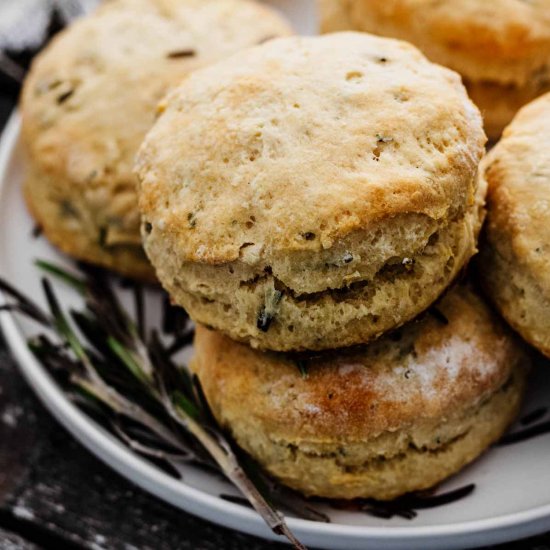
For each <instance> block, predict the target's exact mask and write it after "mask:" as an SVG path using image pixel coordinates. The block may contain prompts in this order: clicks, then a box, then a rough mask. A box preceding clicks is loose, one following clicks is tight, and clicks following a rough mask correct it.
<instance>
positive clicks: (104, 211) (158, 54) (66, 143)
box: [21, 0, 290, 279]
mask: <svg viewBox="0 0 550 550" xmlns="http://www.w3.org/2000/svg"><path fill="white" fill-rule="evenodd" d="M286 34H290V28H289V26H288V25H287V24H286V23H285V22H284V21H283V20H282V19H281V18H280V17H279V16H278V15H277V14H275V12H273V11H272V10H271V9H269V8H267V7H264V6H262V5H260V4H257V3H254V2H250V1H248V0H113V1H111V2H105V4H103V5H102V6H100V8H99V9H98V10H97V11H96V12H94V13H93V14H92V15H90V16H89V17H86V18H83V19H81V20H79V21H77V22H76V23H75V24H74V25H72V26H71V27H70V28H68V29H67V30H65V31H62V32H61V33H59V35H58V36H57V37H55V38H54V39H53V41H52V42H51V44H50V45H49V46H47V47H46V49H45V50H44V52H43V53H42V54H40V55H39V56H38V57H37V58H36V60H35V61H34V63H33V66H32V69H31V71H30V73H29V76H28V78H27V80H26V82H25V86H24V90H23V96H22V101H21V111H22V116H23V141H24V144H25V146H26V149H27V152H28V157H29V173H28V176H27V180H26V184H25V196H26V200H27V203H28V205H29V207H30V210H31V212H32V213H33V215H34V216H35V218H36V219H37V221H38V223H39V224H40V225H41V226H42V228H43V230H44V233H45V235H46V236H47V237H48V238H49V239H50V240H51V241H52V242H53V243H54V244H55V245H56V246H58V247H59V248H61V249H62V250H63V251H64V252H66V253H67V254H70V255H71V256H74V257H76V258H79V259H81V260H86V261H88V262H91V263H94V264H99V265H102V266H104V267H107V268H111V269H114V270H116V271H119V272H121V273H123V274H125V275H129V276H132V277H137V278H144V279H153V278H154V272H153V269H152V268H151V266H150V264H149V262H148V261H147V259H146V257H145V255H144V254H143V251H142V248H141V237H140V233H139V214H138V210H137V198H136V190H135V187H136V182H135V176H134V175H133V173H132V165H133V160H134V156H135V154H136V152H137V149H138V147H139V145H140V143H141V141H142V140H143V137H144V136H145V133H146V132H147V130H148V129H149V128H150V127H151V125H152V124H153V122H154V118H155V112H156V111H155V109H156V105H157V103H158V102H159V101H160V100H161V99H162V97H163V96H164V94H165V93H166V92H167V90H168V89H169V88H170V87H171V86H174V85H176V84H178V83H179V82H180V81H181V80H182V79H183V78H184V77H185V76H186V75H187V74H188V73H189V72H190V71H192V70H194V69H196V68H198V67H202V66H204V65H207V64H209V63H211V62H213V61H217V60H219V59H221V58H224V57H226V56H228V55H230V54H233V53H235V52H236V51H238V50H240V49H243V48H246V47H248V46H252V45H255V44H258V43H260V42H263V41H265V40H269V39H270V38H273V37H274V36H280V35H286Z"/></svg>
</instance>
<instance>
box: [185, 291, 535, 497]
mask: <svg viewBox="0 0 550 550" xmlns="http://www.w3.org/2000/svg"><path fill="white" fill-rule="evenodd" d="M445 323H447V324H445ZM195 353H196V355H195V357H194V359H193V361H192V364H191V368H192V370H193V371H194V372H196V373H197V375H198V377H199V379H200V381H201V384H202V386H203V389H204V391H205V394H206V397H207V399H208V402H209V404H210V406H211V408H212V411H213V413H214V415H215V417H216V418H217V420H218V421H219V422H220V424H221V425H222V426H223V427H225V428H226V429H228V430H229V431H230V432H231V433H232V434H233V436H234V437H235V439H236V441H237V443H238V444H239V445H240V446H241V447H243V448H244V449H245V450H246V451H247V452H249V453H250V454H251V455H252V456H253V457H255V458H256V459H257V460H258V461H259V462H260V463H261V464H262V465H263V466H264V467H265V468H266V469H267V470H268V471H269V472H270V473H271V474H272V475H274V476H275V477H277V478H278V479H280V480H281V481H282V482H283V483H285V484H287V485H289V486H291V487H293V488H295V489H297V490H300V491H302V492H304V493H305V494H308V495H316V496H323V497H331V498H344V499H351V498H357V497H374V498H377V499H392V498H395V497H397V496H399V495H401V494H403V493H406V492H409V491H413V490H420V489H425V488H428V487H431V486H433V485H434V484H437V483H438V482H440V481H442V480H443V479H445V478H446V477H448V476H449V475H451V474H453V473H455V472H456V471H458V470H459V469H460V468H461V467H463V466H464V465H465V464H467V463H469V462H470V461H472V460H473V459H475V458H476V457H477V456H479V454H481V453H482V452H483V451H484V450H485V449H486V448H487V447H488V446H489V445H490V444H491V443H492V442H494V441H495V440H496V439H498V438H499V437H500V435H501V434H502V433H503V431H504V430H505V428H506V427H507V426H508V425H509V423H510V422H511V421H512V419H513V418H514V416H515V414H516V413H517V410H518V407H519V404H520V400H521V396H522V392H523V388H524V382H525V375H526V372H527V364H528V362H527V358H526V356H525V354H524V352H523V349H522V347H521V345H520V344H518V342H517V341H516V340H515V339H514V337H513V336H512V335H511V333H510V332H509V331H508V330H507V329H506V328H505V327H504V326H503V325H502V323H501V322H500V321H499V320H498V318H497V317H496V316H495V315H494V314H492V312H491V311H490V310H489V308H488V307H487V306H486V305H485V304H484V303H483V301H482V300H481V299H480V298H479V297H478V296H477V295H475V294H474V293H473V292H472V291H471V290H469V289H468V288H467V287H463V286H459V287H457V288H456V289H454V290H453V291H451V292H450V293H449V294H448V295H447V296H446V297H445V298H444V299H443V300H442V301H441V302H439V303H438V305H437V313H429V312H428V313H427V314H426V315H425V316H424V317H423V318H422V319H421V320H419V321H418V322H414V323H411V324H409V325H407V326H405V327H403V328H402V329H400V330H399V331H397V332H395V333H393V334H391V335H388V336H385V337H383V338H381V339H380V340H378V341H377V342H375V343H373V344H371V345H370V346H367V347H362V348H356V349H353V350H348V351H335V352H329V353H328V354H323V355H319V356H315V357H312V358H310V359H309V360H307V361H304V360H303V359H302V360H301V361H302V365H301V368H302V370H305V372H306V375H305V376H304V375H303V374H302V373H301V371H300V369H299V366H298V362H297V359H296V358H295V357H294V358H293V357H292V356H288V355H283V354H275V353H262V352H259V351H255V350H252V349H250V348H249V347H247V346H243V345H242V344H238V343H236V342H234V341H232V340H230V339H229V338H227V337H225V336H223V335H222V334H220V333H219V332H216V331H212V330H208V329H206V328H204V327H202V326H199V327H198V328H197V333H196V342H195Z"/></svg>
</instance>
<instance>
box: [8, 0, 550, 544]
mask: <svg viewBox="0 0 550 550" xmlns="http://www.w3.org/2000/svg"><path fill="white" fill-rule="evenodd" d="M270 3H272V4H274V5H277V6H279V7H282V8H283V9H285V10H287V11H288V13H290V14H291V15H292V16H294V18H295V19H294V20H295V22H296V23H297V25H296V26H297V28H298V29H299V30H300V31H301V32H303V33H312V32H314V29H315V14H314V10H313V8H312V3H311V2H308V1H304V2H298V1H297V0H280V1H278V0H271V2H270ZM18 135H19V122H18V118H17V116H14V117H13V118H12V120H11V121H10V123H9V124H8V126H7V127H6V130H5V132H4V135H3V138H2V141H1V144H0V275H1V276H3V277H5V278H6V279H8V280H9V281H11V282H12V283H14V284H15V285H16V286H17V287H18V288H20V289H21V290H22V291H23V292H24V293H25V294H27V295H28V296H29V297H31V298H33V299H35V300H37V301H38V302H40V303H44V300H43V298H42V292H41V288H40V282H39V273H38V270H37V268H35V267H34V265H33V261H34V259H35V258H42V259H49V260H53V261H55V262H57V263H60V264H67V265H70V262H69V261H68V260H67V259H66V258H64V257H63V256H61V255H60V254H59V253H58V252H56V251H55V250H53V249H52V248H51V247H50V246H49V245H48V243H47V242H46V240H45V239H44V238H39V239H36V238H33V237H32V235H31V233H32V228H33V222H32V220H31V219H30V217H29V215H28V214H27V212H26V210H25V207H24V204H23V200H22V197H21V191H20V188H21V182H22V178H23V169H24V162H25V161H24V158H23V156H22V154H21V151H20V148H19V146H18ZM58 292H59V294H60V297H61V299H62V302H63V303H64V304H65V305H68V304H72V305H77V306H78V305H79V298H78V297H77V296H75V295H74V294H73V293H71V291H70V290H65V291H63V287H61V286H59V287H58ZM1 301H2V297H1V295H0V303H1ZM150 307H152V308H156V310H157V314H158V310H159V307H158V304H156V303H155V302H154V300H153V301H152V303H151V304H150ZM0 324H1V327H2V329H3V331H4V333H5V336H6V338H7V341H8V342H9V345H10V347H11V349H12V351H13V353H14V355H15V357H16V359H17V361H18V363H19V365H20V367H21V371H22V372H23V374H24V375H25V377H26V378H27V380H28V382H29V384H30V385H31V386H32V387H33V388H34V390H35V391H36V393H37V394H38V396H39V397H40V399H41V400H42V401H43V402H44V404H45V405H46V406H47V407H48V408H49V410H50V411H51V412H52V413H53V414H54V415H55V417H56V418H57V419H58V420H59V421H60V422H61V423H62V424H63V425H64V426H65V427H66V428H67V429H68V430H69V431H70V432H71V433H72V434H73V435H74V436H75V437H76V438H77V439H79V440H80V441H81V442H82V443H83V444H84V445H85V446H86V447H87V448H88V449H89V450H90V451H92V452H93V453H94V454H96V455H97V456H98V457H99V458H101V459H102V460H103V461H104V462H106V463H107V464H108V465H110V466H111V467H112V468H114V469H115V470H116V471H118V472H119V473H120V474H122V475H123V476H125V477H127V478H128V479H130V480H132V481H133V482H134V483H136V484H137V485H139V486H140V487H142V488H144V489H145V490H147V491H149V492H151V493H153V494H155V495H156V496H158V497H159V498H161V499H163V500H165V501H167V502H170V503H172V504H173V505H175V506H178V507H179V508H181V509H183V510H185V511H187V512H191V513H193V514H196V515H197V516H201V517H203V518H205V519H208V520H210V521H213V522H216V523H219V524H222V525H225V526H227V527H231V528H233V529H237V530H239V531H244V532H246V533H250V534H254V535H258V536H261V537H266V538H276V537H275V535H273V534H272V533H271V532H270V531H269V530H268V529H267V528H266V527H265V526H264V524H263V522H262V520H261V519H260V518H259V517H258V516H257V515H256V514H255V513H254V512H253V511H252V510H250V509H248V508H246V507H244V506H240V505H237V504H233V503H230V502H227V501H225V500H223V499H221V498H219V495H220V494H222V493H233V494H234V490H233V489H232V488H231V487H230V486H229V485H228V484H225V483H224V482H223V481H219V480H218V479H216V478H214V477H213V476H209V475H207V474H205V473H204V472H202V471H200V470H198V469H195V468H193V467H189V468H188V469H187V471H186V472H185V484H181V483H177V482H175V481H174V480H173V479H172V478H171V477H169V476H168V475H166V474H165V473H164V472H162V471H161V470H160V469H158V468H157V467H155V466H154V465H152V464H151V463H149V462H147V461H146V460H145V459H143V458H141V457H140V456H138V455H136V454H134V453H133V452H131V451H130V450H128V449H127V448H126V447H124V446H123V445H122V444H121V443H119V441H118V440H117V439H115V438H114V437H112V436H111V435H110V434H109V433H108V432H106V431H105V430H104V429H102V428H101V427H100V426H98V425H97V424H96V423H94V422H93V421H92V420H91V419H90V418H88V417H87V416H86V415H85V414H84V413H82V412H81V411H80V410H79V409H77V408H76V407H75V406H74V405H73V404H71V403H70V402H69V401H68V400H67V399H66V397H65V396H64V394H63V392H62V391H61V389H60V388H59V387H58V386H57V385H56V383H55V382H54V381H53V380H52V378H51V377H50V376H49V375H48V373H47V372H46V371H45V370H44V369H43V368H42V367H41V365H40V364H39V363H38V362H37V361H36V360H35V359H34V357H33V356H32V355H31V353H30V352H29V351H28V349H27V346H26V339H27V338H28V337H29V336H30V335H32V334H34V333H36V332H37V327H36V326H35V325H33V324H32V323H30V322H28V321H25V320H23V319H21V318H19V317H16V316H12V315H11V314H9V313H3V314H1V315H0ZM547 405H550V366H549V365H539V366H538V367H537V368H536V369H535V372H534V374H533V380H532V384H531V390H530V393H529V395H528V398H527V400H526V406H525V412H529V411H533V410H535V409H538V408H539V407H546V406H547ZM549 416H550V413H549ZM546 420H548V418H546V417H545V418H542V419H541V420H540V421H546ZM515 429H518V428H515ZM548 457H550V435H541V436H539V437H536V438H532V439H530V440H527V441H525V442H523V443H518V444H515V445H511V446H506V447H497V448H494V449H491V450H490V451H489V452H488V453H486V454H485V455H484V456H483V457H482V458H481V459H480V460H478V461H477V462H476V463H475V464H473V465H471V466H470V467H468V468H467V469H466V470H465V471H463V472H462V473H461V474H460V475H459V476H456V477H455V478H453V479H452V480H450V481H448V482H447V483H445V484H444V486H442V487H441V489H440V490H441V491H446V490H451V489H453V488H456V487H460V486H463V485H466V484H469V483H475V484H476V489H475V491H474V493H473V494H471V495H470V496H468V497H467V498H465V499H463V500H460V501H457V502H455V503H452V504H448V505H446V506H441V507H438V508H433V509H429V510H421V511H420V512H419V514H418V516H417V517H416V518H415V519H414V520H406V519H403V518H393V519H390V520H385V519H378V518H374V517H370V516H367V515H365V514H363V513H359V512H347V511H341V510H334V509H330V508H326V509H324V511H325V512H327V513H328V514H329V516H330V518H331V523H329V524H323V523H315V522H310V521H305V520H301V519H295V518H288V523H289V526H290V527H291V529H292V530H293V531H294V532H295V534H296V535H297V536H298V537H299V538H300V539H301V540H302V541H303V542H304V543H305V544H307V545H309V546H311V547H319V548H327V549H331V550H337V549H345V550H353V549H365V548H372V549H377V550H378V549H384V548H388V549H390V548H391V549H397V548H400V549H407V550H414V549H423V550H425V549H430V548H447V549H449V550H450V549H453V548H466V547H474V546H483V545H489V544H495V543H498V542H503V541H508V540H512V539H518V538H522V537H526V536H529V535H532V534H536V533H540V532H543V531H546V530H550V464H549V460H548ZM279 540H281V539H279Z"/></svg>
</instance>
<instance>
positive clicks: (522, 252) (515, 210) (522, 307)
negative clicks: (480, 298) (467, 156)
mask: <svg viewBox="0 0 550 550" xmlns="http://www.w3.org/2000/svg"><path fill="white" fill-rule="evenodd" d="M549 148H550V94H546V95H544V96H542V97H541V98H539V99H537V100H535V101H534V102H532V103H530V104H529V105H527V106H525V107H524V108H523V109H522V110H521V111H520V112H519V113H518V115H517V117H516V118H515V119H514V121H513V122H512V124H511V125H510V126H508V128H507V129H506V130H505V131H504V134H503V137H502V140H501V141H500V142H499V143H498V144H497V145H496V146H495V147H494V148H493V149H492V150H491V152H490V153H489V155H488V156H487V158H486V159H485V160H484V161H483V163H482V164H481V167H480V172H479V178H480V180H482V185H484V184H487V185H488V187H489V191H488V217H487V224H486V229H485V231H484V238H483V245H482V247H481V254H480V258H479V263H478V266H479V274H480V277H481V279H482V281H483V284H484V287H485V289H486V291H487V294H488V295H489V296H490V297H491V299H492V300H493V302H494V303H495V305H496V306H497V308H498V309H499V311H500V312H501V313H502V315H503V316H504V317H505V319H506V320H507V321H508V322H509V323H510V325H512V327H514V329H516V330H517V331H518V332H519V333H520V334H521V335H522V336H523V338H525V340H527V341H528V342H530V343H531V344H532V345H534V346H535V347H536V348H538V349H539V350H540V351H541V352H542V353H544V354H545V355H546V356H548V357H550V154H549Z"/></svg>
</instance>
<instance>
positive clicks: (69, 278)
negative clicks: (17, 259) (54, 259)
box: [34, 260, 86, 294]
mask: <svg viewBox="0 0 550 550" xmlns="http://www.w3.org/2000/svg"><path fill="white" fill-rule="evenodd" d="M34 264H35V265H36V266H37V267H39V268H40V269H41V270H42V271H45V272H46V273H49V274H50V275H53V276H54V277H57V278H58V279H59V280H61V281H63V282H64V283H65V284H67V285H69V286H71V287H73V288H74V289H75V290H76V291H78V292H79V293H80V294H84V293H85V291H86V282H85V281H84V280H82V279H81V278H80V277H77V276H76V275H73V274H72V273H69V272H68V271H66V270H65V269H63V268H61V267H59V266H57V265H54V264H51V263H50V262H46V261H44V260H35V261H34Z"/></svg>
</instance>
